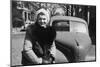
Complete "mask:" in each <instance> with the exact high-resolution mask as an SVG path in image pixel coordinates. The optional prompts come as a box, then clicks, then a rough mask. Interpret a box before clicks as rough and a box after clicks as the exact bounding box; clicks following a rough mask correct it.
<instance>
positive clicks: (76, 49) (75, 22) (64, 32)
mask: <svg viewBox="0 0 100 67" xmlns="http://www.w3.org/2000/svg"><path fill="white" fill-rule="evenodd" d="M50 25H52V26H53V27H54V28H55V29H56V32H57V36H56V42H55V43H56V47H57V49H58V50H60V51H61V52H62V53H63V54H64V55H65V56H66V58H67V59H68V61H69V62H80V61H85V58H86V56H87V54H88V50H89V49H90V47H91V39H90V37H89V33H88V25H87V22H86V21H85V20H83V19H81V18H77V17H71V16H54V17H52V18H51V22H50Z"/></svg>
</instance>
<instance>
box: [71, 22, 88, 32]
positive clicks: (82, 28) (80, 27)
mask: <svg viewBox="0 0 100 67" xmlns="http://www.w3.org/2000/svg"><path fill="white" fill-rule="evenodd" d="M70 32H82V33H87V29H86V25H85V24H84V23H82V22H78V21H71V22H70Z"/></svg>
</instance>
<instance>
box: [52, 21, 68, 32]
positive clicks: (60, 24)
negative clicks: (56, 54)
mask: <svg viewBox="0 0 100 67" xmlns="http://www.w3.org/2000/svg"><path fill="white" fill-rule="evenodd" d="M53 26H54V27H55V29H56V31H69V30H70V24H69V21H64V20H59V21H54V22H53Z"/></svg>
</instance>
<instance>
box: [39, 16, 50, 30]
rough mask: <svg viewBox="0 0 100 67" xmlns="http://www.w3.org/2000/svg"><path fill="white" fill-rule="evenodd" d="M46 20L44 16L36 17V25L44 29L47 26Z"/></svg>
mask: <svg viewBox="0 0 100 67" xmlns="http://www.w3.org/2000/svg"><path fill="white" fill-rule="evenodd" d="M48 23H49V22H48V19H47V16H46V15H39V16H38V24H39V25H40V26H41V27H44V28H46V27H47V25H48Z"/></svg>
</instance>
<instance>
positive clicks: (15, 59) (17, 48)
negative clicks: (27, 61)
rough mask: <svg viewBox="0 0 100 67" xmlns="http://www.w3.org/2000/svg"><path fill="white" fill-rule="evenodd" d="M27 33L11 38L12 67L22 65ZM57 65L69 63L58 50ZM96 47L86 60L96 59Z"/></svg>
mask: <svg viewBox="0 0 100 67" xmlns="http://www.w3.org/2000/svg"><path fill="white" fill-rule="evenodd" d="M24 37H25V33H14V34H12V36H11V65H12V66H15V65H21V51H22V47H23V42H24ZM56 53H57V55H56V63H62V62H67V59H66V58H65V56H64V55H63V54H62V53H61V52H60V51H59V50H57V52H56ZM94 55H95V46H93V47H92V48H91V50H90V52H89V55H88V56H87V57H86V60H87V61H88V60H91V59H95V57H94Z"/></svg>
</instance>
